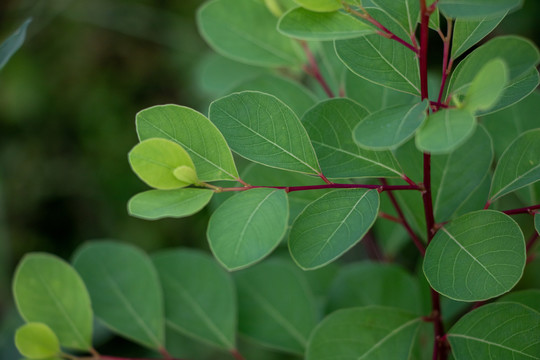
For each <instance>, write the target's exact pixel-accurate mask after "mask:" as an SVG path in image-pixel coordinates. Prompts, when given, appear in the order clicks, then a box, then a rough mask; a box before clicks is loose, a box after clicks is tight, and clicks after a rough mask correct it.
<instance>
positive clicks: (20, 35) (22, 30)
mask: <svg viewBox="0 0 540 360" xmlns="http://www.w3.org/2000/svg"><path fill="white" fill-rule="evenodd" d="M31 22H32V19H31V18H28V19H26V20H25V21H24V22H23V23H22V25H21V26H19V28H18V29H17V30H15V32H14V33H13V34H11V35H10V36H9V37H8V38H7V39H5V40H4V42H2V43H1V44H0V70H1V69H2V68H3V67H4V66H5V65H6V63H7V62H8V61H9V59H10V58H11V57H12V56H13V54H15V52H17V50H19V48H20V47H21V46H22V44H23V42H24V38H25V37H26V30H27V29H28V25H30V23H31Z"/></svg>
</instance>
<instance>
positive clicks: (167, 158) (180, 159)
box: [129, 138, 197, 190]
mask: <svg viewBox="0 0 540 360" xmlns="http://www.w3.org/2000/svg"><path fill="white" fill-rule="evenodd" d="M129 163H130V165H131V168H132V169H133V171H134V172H135V173H136V174H137V176H139V178H140V179H141V180H142V181H144V182H145V183H147V184H148V185H149V186H152V187H154V188H157V189H162V190H169V189H177V188H181V187H186V186H189V185H191V184H193V182H186V181H185V180H187V179H182V180H181V179H179V178H178V177H177V176H176V174H175V171H177V169H178V168H179V167H181V166H185V167H188V168H191V169H194V168H195V165H193V162H192V161H191V158H190V157H189V154H188V153H187V152H186V150H184V148H183V147H181V146H180V145H178V144H177V143H175V142H173V141H170V140H166V139H160V138H154V139H148V140H143V141H141V142H140V143H138V144H137V145H135V147H134V148H133V149H132V150H131V151H130V152H129ZM193 171H194V170H193ZM178 172H179V173H181V172H182V170H181V169H178ZM196 178H197V176H196V174H195V180H196Z"/></svg>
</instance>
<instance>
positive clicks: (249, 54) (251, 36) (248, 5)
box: [197, 0, 302, 67]
mask: <svg viewBox="0 0 540 360" xmlns="http://www.w3.org/2000/svg"><path fill="white" fill-rule="evenodd" d="M247 14H249V16H247ZM277 21H278V19H277V18H276V17H275V16H274V14H272V13H271V12H270V10H268V8H267V7H266V6H265V5H264V3H263V2H262V1H253V0H213V1H209V2H208V3H206V4H205V5H203V6H202V7H201V8H200V9H199V11H198V13H197V23H198V25H199V32H200V33H201V35H202V36H203V38H204V39H205V40H206V42H207V43H208V44H209V45H210V46H211V47H212V48H213V49H214V50H215V51H216V52H218V53H220V54H221V55H223V56H226V57H229V58H231V59H234V60H237V61H241V62H245V63H247V64H251V65H258V66H270V67H277V66H288V65H297V64H299V63H301V62H302V57H301V56H300V54H301V50H300V49H299V46H298V45H297V44H296V43H294V42H293V40H291V39H289V38H288V37H286V36H284V35H282V34H280V33H279V32H278V31H277V29H276V26H277Z"/></svg>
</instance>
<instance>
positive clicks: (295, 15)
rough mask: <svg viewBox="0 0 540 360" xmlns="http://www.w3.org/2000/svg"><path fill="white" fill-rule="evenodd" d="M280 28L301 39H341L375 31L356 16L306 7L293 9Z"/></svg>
mask: <svg viewBox="0 0 540 360" xmlns="http://www.w3.org/2000/svg"><path fill="white" fill-rule="evenodd" d="M278 30H279V31H280V32H281V33H282V34H284V35H287V36H289V37H292V38H295V39H301V40H319V41H326V40H340V39H350V38H355V37H358V36H364V35H368V34H373V33H375V29H374V28H373V27H371V26H369V25H368V24H366V23H363V22H361V21H360V20H358V19H356V18H355V17H353V16H351V15H349V14H347V13H342V12H339V11H334V12H324V13H320V12H313V11H309V10H306V9H304V8H296V9H291V10H289V11H288V12H287V13H285V14H284V15H283V16H282V17H281V19H280V20H279V23H278Z"/></svg>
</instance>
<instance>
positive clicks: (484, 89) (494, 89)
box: [464, 59, 508, 113]
mask: <svg viewBox="0 0 540 360" xmlns="http://www.w3.org/2000/svg"><path fill="white" fill-rule="evenodd" d="M507 82H508V71H507V70H506V65H505V63H504V61H502V60H500V59H494V60H491V61H490V62H488V63H487V64H485V65H484V66H483V67H482V69H480V71H479V72H478V74H476V76H475V77H474V79H473V81H472V82H471V85H470V87H469V89H468V90H467V94H466V95H465V102H464V108H465V109H466V110H468V111H470V112H473V113H474V112H476V111H478V110H482V111H486V110H489V109H490V108H492V107H493V106H494V105H495V104H496V103H497V101H499V99H500V97H501V95H502V93H503V92H504V89H505V86H506V83H507Z"/></svg>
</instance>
